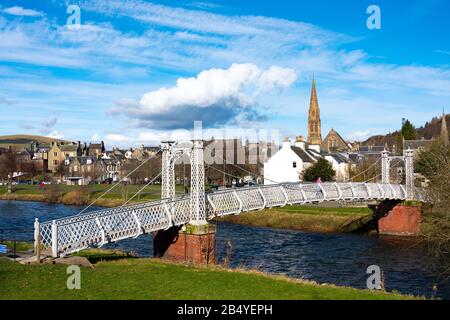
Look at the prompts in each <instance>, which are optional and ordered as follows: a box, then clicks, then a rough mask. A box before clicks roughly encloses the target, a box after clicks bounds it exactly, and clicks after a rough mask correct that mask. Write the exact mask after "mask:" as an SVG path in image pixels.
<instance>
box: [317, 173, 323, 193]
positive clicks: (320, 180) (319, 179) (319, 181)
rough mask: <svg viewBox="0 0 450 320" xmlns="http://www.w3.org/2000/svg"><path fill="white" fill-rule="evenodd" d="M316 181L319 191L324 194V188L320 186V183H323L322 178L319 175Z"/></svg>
mask: <svg viewBox="0 0 450 320" xmlns="http://www.w3.org/2000/svg"><path fill="white" fill-rule="evenodd" d="M316 183H317V193H320V194H321V195H322V196H323V191H322V188H321V187H320V186H319V183H322V179H321V178H320V177H318V178H317V180H316Z"/></svg>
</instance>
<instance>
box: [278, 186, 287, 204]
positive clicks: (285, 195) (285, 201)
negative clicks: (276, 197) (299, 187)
mask: <svg viewBox="0 0 450 320" xmlns="http://www.w3.org/2000/svg"><path fill="white" fill-rule="evenodd" d="M280 189H281V192H283V195H284V198H285V200H284V204H283V205H282V207H284V206H285V205H287V203H288V200H289V197H288V194H287V193H286V190H284V187H283V185H280Z"/></svg>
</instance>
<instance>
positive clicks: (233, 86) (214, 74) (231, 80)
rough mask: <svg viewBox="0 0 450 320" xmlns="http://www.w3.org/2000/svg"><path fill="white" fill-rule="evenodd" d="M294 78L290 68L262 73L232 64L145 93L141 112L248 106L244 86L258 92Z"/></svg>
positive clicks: (251, 68) (283, 86)
mask: <svg viewBox="0 0 450 320" xmlns="http://www.w3.org/2000/svg"><path fill="white" fill-rule="evenodd" d="M296 78H297V76H296V74H295V71H294V70H292V69H283V68H280V67H277V66H272V67H271V68H270V69H268V70H261V69H259V68H258V67H257V66H256V65H254V64H233V65H232V66H231V67H230V68H229V69H226V70H224V69H210V70H205V71H202V72H201V73H200V74H199V75H198V76H197V77H195V78H180V79H178V80H177V85H176V86H175V87H172V88H169V89H167V88H161V89H159V90H156V91H152V92H149V93H146V94H144V96H143V97H142V98H141V101H140V104H141V111H143V112H145V113H149V114H153V113H161V112H164V111H171V110H172V109H176V108H177V107H180V106H185V105H188V106H198V107H200V108H208V107H210V106H212V105H217V104H221V105H224V106H230V107H232V106H234V105H235V104H236V103H237V104H238V105H241V106H246V105H248V104H249V103H250V102H251V101H250V100H249V97H248V96H247V95H246V94H245V93H244V90H245V88H246V87H249V86H255V87H256V88H257V89H274V88H287V87H289V86H290V85H291V84H292V83H293V82H294V81H295V80H296Z"/></svg>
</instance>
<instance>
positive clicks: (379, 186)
mask: <svg viewBox="0 0 450 320" xmlns="http://www.w3.org/2000/svg"><path fill="white" fill-rule="evenodd" d="M377 186H378V189H380V198H381V199H384V189H383V187H382V186H381V184H379V183H378V182H377Z"/></svg>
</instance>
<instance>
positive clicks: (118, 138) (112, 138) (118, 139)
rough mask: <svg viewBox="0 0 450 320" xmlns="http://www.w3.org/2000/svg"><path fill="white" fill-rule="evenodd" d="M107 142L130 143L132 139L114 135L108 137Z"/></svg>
mask: <svg viewBox="0 0 450 320" xmlns="http://www.w3.org/2000/svg"><path fill="white" fill-rule="evenodd" d="M106 141H108V142H124V141H130V137H128V136H125V135H123V134H117V133H112V134H107V135H106Z"/></svg>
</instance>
